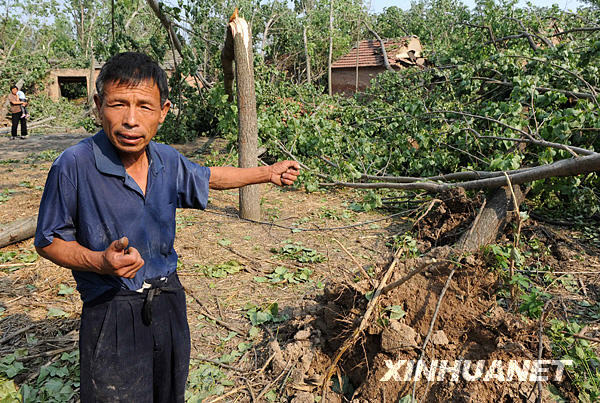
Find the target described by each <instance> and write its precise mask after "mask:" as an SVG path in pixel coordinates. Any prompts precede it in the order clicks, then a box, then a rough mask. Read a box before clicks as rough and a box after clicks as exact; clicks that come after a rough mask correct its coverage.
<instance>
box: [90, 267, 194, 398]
mask: <svg viewBox="0 0 600 403" xmlns="http://www.w3.org/2000/svg"><path fill="white" fill-rule="evenodd" d="M169 282H170V284H173V283H176V284H178V285H179V287H181V284H180V283H179V279H178V278H177V276H176V275H172V276H170V277H169ZM147 294H148V292H147V291H146V292H145V293H143V294H142V293H137V292H135V291H127V290H118V291H115V292H109V293H107V294H104V295H103V296H101V297H99V298H97V299H95V300H94V301H92V302H90V303H85V304H84V305H83V312H82V314H81V327H80V330H79V350H80V374H81V388H80V398H81V402H82V403H88V402H128V403H130V402H131V403H138V402H140V403H141V402H150V403H154V402H160V403H162V402H183V401H184V398H185V385H186V381H187V376H188V371H189V361H190V331H189V327H188V322H187V314H186V303H185V293H184V291H183V289H182V288H179V289H178V290H176V291H165V292H161V293H160V294H158V295H156V296H154V298H153V300H152V323H151V324H150V325H147V324H145V322H144V320H143V318H142V310H143V307H144V301H145V298H146V296H147Z"/></svg>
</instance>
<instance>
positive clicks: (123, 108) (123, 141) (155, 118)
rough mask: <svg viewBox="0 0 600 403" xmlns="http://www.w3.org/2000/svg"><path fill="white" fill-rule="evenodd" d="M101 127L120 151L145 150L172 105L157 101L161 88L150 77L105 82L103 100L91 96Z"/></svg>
mask: <svg viewBox="0 0 600 403" xmlns="http://www.w3.org/2000/svg"><path fill="white" fill-rule="evenodd" d="M94 101H95V102H96V107H97V108H98V111H99V113H100V117H101V119H102V127H103V128H104V132H105V133H106V136H107V137H108V139H109V140H110V142H111V143H112V144H113V145H114V146H115V147H116V148H117V150H118V151H119V153H120V154H125V155H137V154H140V153H142V152H144V150H145V149H146V146H147V145H148V143H149V142H150V140H152V138H153V137H154V135H155V134H156V131H157V130H158V125H159V124H161V123H162V122H164V120H165V117H166V116H167V112H168V111H169V108H170V106H171V103H170V102H169V101H166V102H165V104H164V105H161V104H160V91H159V89H158V86H157V85H156V84H155V83H154V82H153V81H151V80H149V81H142V82H140V83H139V84H138V85H135V86H132V85H128V84H115V83H114V82H108V83H106V84H105V85H104V97H103V98H102V101H101V100H100V98H99V97H98V96H97V95H96V96H95V97H94Z"/></svg>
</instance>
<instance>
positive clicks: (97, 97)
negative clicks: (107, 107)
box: [94, 94, 102, 114]
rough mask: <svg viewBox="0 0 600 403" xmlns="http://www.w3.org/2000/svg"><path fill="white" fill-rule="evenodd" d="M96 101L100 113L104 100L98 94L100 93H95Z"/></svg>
mask: <svg viewBox="0 0 600 403" xmlns="http://www.w3.org/2000/svg"><path fill="white" fill-rule="evenodd" d="M94 103H95V104H96V109H97V110H98V114H99V113H100V108H101V107H102V100H101V99H100V97H99V96H98V94H94Z"/></svg>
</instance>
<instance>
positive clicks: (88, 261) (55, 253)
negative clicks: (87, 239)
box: [35, 237, 102, 273]
mask: <svg viewBox="0 0 600 403" xmlns="http://www.w3.org/2000/svg"><path fill="white" fill-rule="evenodd" d="M35 249H36V250H37V252H38V253H39V254H40V256H42V257H44V258H46V259H48V260H51V261H52V262H54V263H56V264H57V265H59V266H62V267H66V268H68V269H71V270H78V271H92V272H96V273H98V272H100V267H101V265H102V252H95V251H92V250H89V249H88V248H86V247H84V246H81V245H80V244H79V243H78V242H77V241H69V242H67V241H64V240H62V239H60V238H56V237H55V238H54V240H53V241H52V243H51V244H50V245H48V246H46V247H44V248H39V247H36V248H35Z"/></svg>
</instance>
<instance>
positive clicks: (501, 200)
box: [454, 186, 525, 252]
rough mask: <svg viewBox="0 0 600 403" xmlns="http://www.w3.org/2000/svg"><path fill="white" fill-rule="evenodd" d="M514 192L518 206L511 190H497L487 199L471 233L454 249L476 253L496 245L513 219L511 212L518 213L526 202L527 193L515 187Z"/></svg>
mask: <svg viewBox="0 0 600 403" xmlns="http://www.w3.org/2000/svg"><path fill="white" fill-rule="evenodd" d="M513 191H514V193H515V198H516V201H517V205H516V206H515V203H514V200H513V197H512V194H511V192H510V188H508V187H503V188H499V189H497V190H496V191H495V192H494V193H493V194H492V196H491V197H490V198H489V199H487V200H488V201H487V202H486V204H485V206H484V207H483V210H482V211H481V212H480V213H479V214H478V215H477V217H476V218H475V220H474V221H473V223H472V224H471V228H470V229H469V231H467V232H465V233H464V234H463V236H462V237H461V238H460V239H459V240H458V242H456V243H455V244H454V248H456V249H458V250H463V251H466V252H474V251H476V250H478V249H479V248H481V247H482V246H485V245H489V244H491V243H494V242H495V241H496V237H497V236H498V234H500V233H501V232H502V230H503V229H504V227H506V224H508V223H509V222H510V221H511V219H512V218H513V216H512V215H511V214H509V212H511V211H517V209H518V207H519V205H520V204H521V203H523V201H525V193H524V192H522V191H521V189H520V188H519V186H514V187H513Z"/></svg>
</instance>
